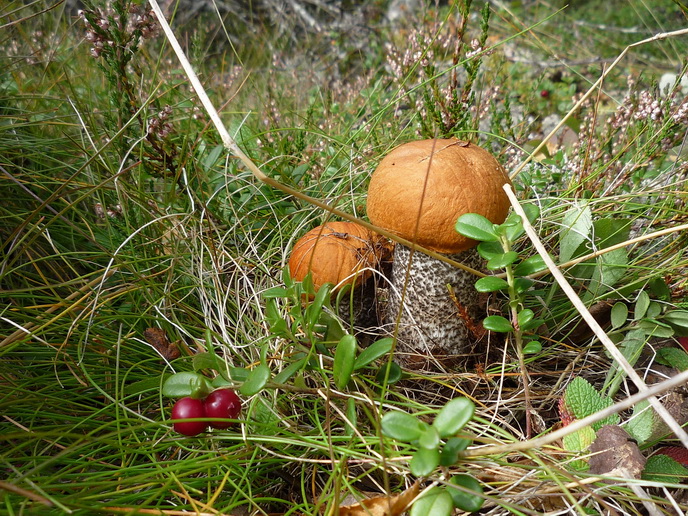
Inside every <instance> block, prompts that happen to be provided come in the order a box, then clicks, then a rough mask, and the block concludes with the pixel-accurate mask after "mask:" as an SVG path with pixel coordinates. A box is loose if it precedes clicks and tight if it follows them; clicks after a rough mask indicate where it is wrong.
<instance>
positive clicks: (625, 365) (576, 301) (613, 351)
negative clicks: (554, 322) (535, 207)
mask: <svg viewBox="0 0 688 516" xmlns="http://www.w3.org/2000/svg"><path fill="white" fill-rule="evenodd" d="M503 188H504V191H505V192H506V194H507V196H508V197H509V201H510V202H511V205H512V206H513V208H514V211H515V212H516V214H518V215H519V216H520V217H521V219H522V222H523V227H524V229H525V231H526V234H527V235H528V238H530V240H531V241H532V242H533V245H534V246H535V249H537V252H538V253H539V254H540V256H542V259H543V260H544V262H545V264H546V265H547V267H548V268H549V271H550V272H551V273H552V276H554V279H555V280H556V282H557V283H559V286H560V287H561V289H562V290H563V291H564V293H565V294H566V296H567V297H568V298H569V299H570V300H571V303H572V304H573V306H574V307H575V308H576V310H578V313H580V315H581V317H582V318H583V319H584V320H585V322H586V323H587V324H588V326H589V327H590V329H591V330H592V331H593V332H594V333H595V335H596V336H597V338H598V339H600V342H601V343H602V344H603V345H604V347H605V349H606V350H607V351H608V352H609V354H610V355H611V356H612V358H613V359H614V360H616V361H617V362H618V364H619V365H620V366H621V368H622V369H623V370H624V372H625V373H626V374H627V375H628V377H629V378H630V379H631V381H633V383H635V385H636V386H637V387H638V390H639V391H640V392H641V393H642V392H644V391H647V390H648V387H647V385H645V382H643V379H642V378H641V377H640V375H639V374H638V373H636V371H635V369H633V366H631V364H630V363H629V362H628V360H626V357H625V356H623V354H622V353H621V352H620V351H619V348H617V347H616V345H614V343H613V342H612V341H611V339H610V338H609V337H608V336H607V334H606V333H605V331H604V330H603V329H602V327H601V326H600V325H599V323H598V322H597V321H596V320H595V318H594V317H593V316H592V314H590V312H589V311H588V309H587V308H586V306H585V304H583V301H581V299H580V297H578V295H577V294H576V292H575V291H574V290H573V288H572V287H571V285H569V283H568V281H567V280H566V278H565V277H564V275H563V274H562V273H561V271H560V270H559V268H558V267H557V265H556V264H555V263H554V260H552V258H550V256H549V253H548V252H547V249H546V248H545V246H544V245H543V244H542V242H541V241H540V238H539V237H538V235H537V233H536V232H535V229H533V226H531V225H530V223H529V222H528V217H527V216H526V214H525V212H524V211H523V208H522V207H521V205H520V204H519V203H518V199H517V198H516V195H515V194H514V192H513V190H512V189H511V185H509V184H506V185H504V186H503ZM647 399H648V401H649V402H650V404H651V405H652V408H654V409H655V411H656V412H657V414H659V415H660V417H661V418H662V419H663V420H664V421H665V422H666V424H667V425H668V426H669V428H670V429H671V430H672V432H674V433H675V434H676V436H677V437H678V438H679V439H680V440H681V443H683V446H685V447H686V448H688V434H686V432H685V430H683V428H681V425H679V424H678V423H677V422H676V420H675V419H674V418H673V417H672V415H671V414H669V411H668V410H667V409H666V408H665V407H664V405H662V404H661V403H660V401H659V400H658V399H657V398H655V397H654V396H650V397H648V398H647Z"/></svg>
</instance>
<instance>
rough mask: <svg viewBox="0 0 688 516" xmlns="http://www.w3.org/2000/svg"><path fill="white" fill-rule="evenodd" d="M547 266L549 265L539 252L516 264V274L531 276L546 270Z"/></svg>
mask: <svg viewBox="0 0 688 516" xmlns="http://www.w3.org/2000/svg"><path fill="white" fill-rule="evenodd" d="M546 268H547V265H546V264H545V260H543V258H542V256H540V255H539V254H536V255H535V256H531V257H529V258H526V259H525V260H523V261H522V262H521V263H519V264H518V265H516V266H515V267H514V274H516V275H518V276H530V275H531V274H535V273H536V272H540V271H544V270H545V269H546Z"/></svg>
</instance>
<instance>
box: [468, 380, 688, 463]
mask: <svg viewBox="0 0 688 516" xmlns="http://www.w3.org/2000/svg"><path fill="white" fill-rule="evenodd" d="M686 382H688V370H687V371H683V372H681V373H679V374H677V375H676V376H674V377H673V378H670V379H668V380H664V381H663V382H660V383H656V384H653V385H652V386H650V387H647V386H646V387H645V390H643V391H640V392H637V393H636V394H634V395H632V396H629V397H628V398H626V399H625V400H621V401H619V402H618V403H615V404H614V405H611V406H609V407H607V408H605V409H603V410H600V411H599V412H595V413H594V414H591V415H589V416H588V417H585V418H583V419H577V420H575V421H573V422H572V423H569V424H568V425H566V426H564V427H562V428H560V429H559V430H555V431H554V432H550V433H549V434H546V435H543V436H541V437H536V438H535V439H530V440H528V441H519V442H515V443H511V444H498V445H489V446H483V447H482V448H471V449H470V450H466V451H464V452H462V454H461V456H462V457H484V456H486V455H502V454H505V453H512V452H517V451H527V450H532V449H535V448H542V447H543V446H546V445H548V444H552V443H553V442H556V441H558V440H559V439H561V438H563V437H564V436H566V435H569V434H572V433H574V432H576V431H578V430H580V429H581V428H585V427H586V426H590V425H592V424H593V423H596V422H598V421H602V420H603V419H605V418H607V417H609V416H611V415H612V414H617V413H618V412H621V411H622V410H626V409H629V408H631V407H633V405H635V404H636V403H639V402H641V401H643V400H649V399H651V398H652V397H654V396H657V395H658V394H662V393H663V392H666V391H668V390H671V389H674V388H676V387H678V386H680V385H683V384H685V383H686ZM655 399H656V398H655ZM662 408H664V407H662ZM672 419H673V418H672ZM681 433H685V432H684V431H683V430H682V429H681Z"/></svg>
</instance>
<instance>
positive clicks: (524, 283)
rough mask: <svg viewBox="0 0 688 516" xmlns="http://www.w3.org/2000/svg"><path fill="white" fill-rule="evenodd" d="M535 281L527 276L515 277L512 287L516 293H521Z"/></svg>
mask: <svg viewBox="0 0 688 516" xmlns="http://www.w3.org/2000/svg"><path fill="white" fill-rule="evenodd" d="M534 283H535V282H534V281H533V280H531V279H528V278H516V279H515V280H514V289H515V290H516V292H517V293H518V294H523V293H524V292H526V291H527V290H529V289H530V288H531V287H532V286H533V284H534Z"/></svg>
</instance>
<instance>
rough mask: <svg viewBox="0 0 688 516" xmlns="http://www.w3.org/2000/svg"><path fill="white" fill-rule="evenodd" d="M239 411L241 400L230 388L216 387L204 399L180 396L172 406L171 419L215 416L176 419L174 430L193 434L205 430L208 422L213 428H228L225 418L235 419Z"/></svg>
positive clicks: (228, 423) (230, 423) (228, 422)
mask: <svg viewBox="0 0 688 516" xmlns="http://www.w3.org/2000/svg"><path fill="white" fill-rule="evenodd" d="M240 412H241V400H240V399H239V396H237V395H236V393H235V392H234V391H233V390H232V389H217V390H215V391H213V392H211V393H210V394H209V395H208V396H207V397H206V398H205V399H202V400H200V399H196V398H189V397H187V398H182V399H180V400H178V401H177V402H176V403H175V404H174V407H172V419H176V420H183V419H196V418H202V417H205V418H217V420H215V419H213V420H212V421H210V422H205V421H177V422H176V423H174V430H175V432H178V433H180V434H182V435H188V436H194V435H198V434H200V433H201V432H205V430H206V428H207V427H208V424H210V426H211V427H213V428H220V429H222V428H228V427H230V426H231V425H232V422H231V421H224V420H226V419H236V418H237V416H238V415H239V413H240Z"/></svg>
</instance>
